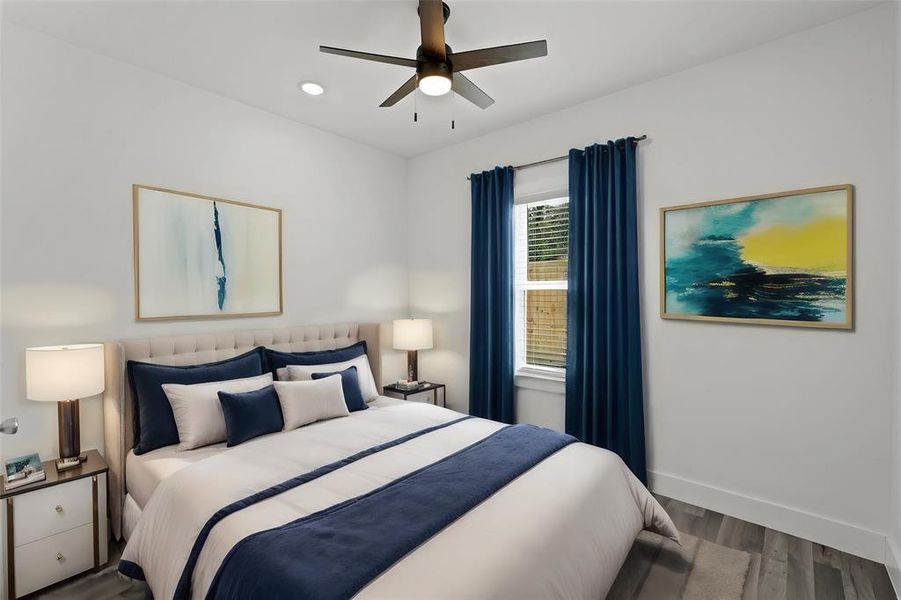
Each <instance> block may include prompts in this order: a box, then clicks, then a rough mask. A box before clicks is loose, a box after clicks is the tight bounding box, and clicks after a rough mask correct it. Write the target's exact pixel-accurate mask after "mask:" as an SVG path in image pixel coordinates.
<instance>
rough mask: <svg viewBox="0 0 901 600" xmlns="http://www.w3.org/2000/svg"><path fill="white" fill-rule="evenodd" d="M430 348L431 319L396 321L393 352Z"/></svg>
mask: <svg viewBox="0 0 901 600" xmlns="http://www.w3.org/2000/svg"><path fill="white" fill-rule="evenodd" d="M431 347H432V320H431V319H396V320H395V321H394V349H395V350H428V349H429V348H431Z"/></svg>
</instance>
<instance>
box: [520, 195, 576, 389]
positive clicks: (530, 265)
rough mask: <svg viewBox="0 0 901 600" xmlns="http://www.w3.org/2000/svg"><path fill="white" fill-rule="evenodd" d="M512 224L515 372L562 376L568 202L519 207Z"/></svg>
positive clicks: (529, 204) (563, 364) (564, 353)
mask: <svg viewBox="0 0 901 600" xmlns="http://www.w3.org/2000/svg"><path fill="white" fill-rule="evenodd" d="M514 219H515V229H514V234H515V242H514V243H515V248H514V252H515V269H516V273H515V290H516V363H517V364H516V368H517V370H518V371H521V370H523V369H525V370H541V371H545V372H552V373H557V374H562V370H563V369H564V368H565V367H566V287H567V285H566V277H567V265H568V258H567V255H568V252H569V199H568V198H554V199H550V200H539V201H535V202H528V203H524V204H517V205H516V206H515V207H514Z"/></svg>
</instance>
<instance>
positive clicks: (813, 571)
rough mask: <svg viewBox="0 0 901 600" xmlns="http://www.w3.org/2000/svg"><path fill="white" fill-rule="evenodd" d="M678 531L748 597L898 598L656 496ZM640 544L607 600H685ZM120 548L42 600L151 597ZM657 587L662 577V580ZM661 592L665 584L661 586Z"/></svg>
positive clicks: (660, 547)
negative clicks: (722, 549)
mask: <svg viewBox="0 0 901 600" xmlns="http://www.w3.org/2000/svg"><path fill="white" fill-rule="evenodd" d="M657 499H658V500H660V503H661V504H663V507H664V508H665V509H666V510H667V512H668V513H669V514H670V516H671V517H672V519H673V522H674V523H675V524H676V527H677V528H678V529H679V531H681V532H683V533H686V534H688V535H693V536H695V537H698V538H701V539H704V540H707V541H710V542H714V543H716V544H719V545H721V546H726V547H729V548H735V549H737V550H743V551H745V552H747V553H749V554H750V555H751V568H750V571H749V573H748V582H747V583H746V584H745V591H744V595H743V597H742V600H895V598H896V597H895V595H894V593H893V591H892V585H891V583H890V581H889V578H888V573H887V572H886V570H885V567H884V566H883V565H880V564H877V563H874V562H872V561H869V560H866V559H863V558H858V557H856V556H851V555H850V554H845V553H844V552H839V551H838V550H834V549H832V548H829V547H826V546H823V545H821V544H815V543H813V542H809V541H807V540H802V539H800V538H797V537H794V536H791V535H788V534H786V533H781V532H779V531H774V530H772V529H767V528H765V527H761V526H760V525H754V524H753V523H748V522H747V521H742V520H741V519H735V518H733V517H728V516H725V515H722V514H720V513H717V512H713V511H711V510H705V509H703V508H699V507H697V506H692V505H691V504H686V503H684V502H679V501H678V500H672V499H670V498H665V497H663V496H659V495H658V496H657ZM647 539H648V538H647V537H644V536H643V537H642V538H639V539H638V540H636V542H635V545H634V546H633V547H632V551H631V552H630V553H629V557H628V558H627V559H626V563H625V564H624V565H623V568H622V570H621V571H620V573H619V576H618V577H617V579H616V583H615V584H614V586H613V589H612V590H611V592H610V595H609V596H608V597H607V598H608V600H680V598H681V595H680V593H679V592H678V591H676V592H674V591H673V590H679V589H683V588H684V587H685V585H684V584H685V582H686V581H687V579H688V576H689V573H690V572H691V570H692V569H693V568H694V567H695V564H693V563H689V562H686V561H684V560H683V559H682V558H681V557H679V556H678V555H676V554H675V553H674V552H673V550H672V549H671V547H670V546H669V545H668V544H665V543H660V542H659V541H654V542H648V541H647ZM121 551H122V548H121V545H119V544H115V543H113V544H111V545H110V555H109V556H110V563H109V564H108V566H107V567H106V569H104V571H103V572H101V573H95V574H87V575H84V576H83V577H79V578H76V579H74V580H71V581H68V582H66V583H62V584H59V585H57V586H55V587H53V588H50V589H48V590H45V591H44V592H42V593H38V594H36V595H35V597H37V598H41V599H42V600H64V599H65V600H75V599H79V600H80V599H84V600H152V595H151V594H150V590H149V589H148V588H147V586H146V585H145V584H144V583H143V582H139V581H129V580H126V579H123V578H120V577H119V576H118V575H116V573H115V567H114V565H115V564H116V563H117V562H118V559H119V556H120V554H121ZM651 567H657V568H658V569H660V568H663V569H667V570H668V571H670V572H671V573H670V575H671V577H666V578H665V579H666V580H667V581H669V582H672V589H665V590H659V589H650V588H652V587H654V586H647V588H646V587H645V585H644V584H645V583H646V581H647V575H648V572H649V571H650V570H651ZM657 582H658V584H659V582H660V578H657ZM658 587H659V586H658Z"/></svg>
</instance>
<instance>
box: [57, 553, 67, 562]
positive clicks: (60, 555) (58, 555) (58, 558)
mask: <svg viewBox="0 0 901 600" xmlns="http://www.w3.org/2000/svg"><path fill="white" fill-rule="evenodd" d="M56 560H58V561H59V562H63V561H64V560H66V557H65V556H63V555H62V553H60V552H57V553H56Z"/></svg>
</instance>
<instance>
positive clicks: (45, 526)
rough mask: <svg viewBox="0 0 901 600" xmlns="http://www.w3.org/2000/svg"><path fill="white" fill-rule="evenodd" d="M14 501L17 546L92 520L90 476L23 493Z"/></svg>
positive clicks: (92, 507)
mask: <svg viewBox="0 0 901 600" xmlns="http://www.w3.org/2000/svg"><path fill="white" fill-rule="evenodd" d="M13 503H14V505H15V510H14V511H13V525H14V529H15V541H14V543H15V545H16V546H22V545H24V544H28V543H31V542H34V541H35V540H39V539H41V538H45V537H48V536H51V535H54V534H56V533H61V532H63V531H68V530H69V529H74V528H75V527H78V526H79V525H85V524H90V523H93V522H94V506H93V495H92V493H91V478H90V477H85V478H84V479H78V480H76V481H72V482H69V483H65V484H61V485H54V486H51V487H48V488H44V489H42V490H35V491H33V492H28V493H27V494H22V495H21V496H18V497H16V498H15V499H14V500H13ZM89 529H90V528H89ZM54 556H56V554H55V553H54Z"/></svg>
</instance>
